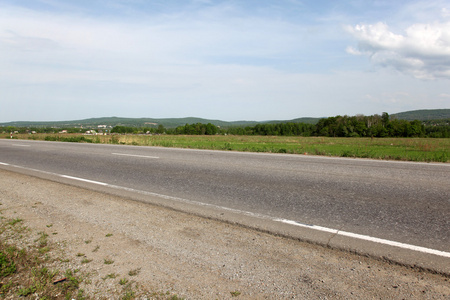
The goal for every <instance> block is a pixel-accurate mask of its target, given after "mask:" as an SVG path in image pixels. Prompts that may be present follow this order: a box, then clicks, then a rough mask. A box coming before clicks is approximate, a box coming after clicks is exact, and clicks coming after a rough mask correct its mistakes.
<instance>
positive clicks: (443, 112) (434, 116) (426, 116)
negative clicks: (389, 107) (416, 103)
mask: <svg viewBox="0 0 450 300" xmlns="http://www.w3.org/2000/svg"><path fill="white" fill-rule="evenodd" d="M392 116H393V117H395V118H397V119H399V120H407V121H414V120H419V121H431V120H443V119H450V109H421V110H412V111H406V112H401V113H398V114H392V115H391V117H392Z"/></svg>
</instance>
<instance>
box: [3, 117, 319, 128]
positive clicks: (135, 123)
mask: <svg viewBox="0 0 450 300" xmlns="http://www.w3.org/2000/svg"><path fill="white" fill-rule="evenodd" d="M318 121H319V118H299V119H294V120H285V121H281V120H280V121H262V122H258V121H233V122H227V121H221V120H209V119H202V118H194V117H189V118H166V119H154V118H120V117H105V118H91V119H84V120H74V121H53V122H35V121H16V122H8V123H0V126H14V127H58V128H63V127H80V126H83V127H86V128H88V127H97V126H98V125H107V126H112V127H114V126H117V125H120V126H131V127H157V126H159V125H163V126H164V127H166V128H175V127H178V126H183V125H185V124H195V123H203V124H208V123H211V124H214V125H216V126H220V127H233V126H254V125H256V124H266V123H283V122H295V123H300V122H302V123H311V124H315V123H317V122H318Z"/></svg>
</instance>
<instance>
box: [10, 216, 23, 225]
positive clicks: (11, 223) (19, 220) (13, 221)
mask: <svg viewBox="0 0 450 300" xmlns="http://www.w3.org/2000/svg"><path fill="white" fill-rule="evenodd" d="M22 221H23V220H22V219H19V218H17V219H12V220H11V221H9V222H8V224H9V225H11V226H14V225H16V224H17V223H20V222H22Z"/></svg>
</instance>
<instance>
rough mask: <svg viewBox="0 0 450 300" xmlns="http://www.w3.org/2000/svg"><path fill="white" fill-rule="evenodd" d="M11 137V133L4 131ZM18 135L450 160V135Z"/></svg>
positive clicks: (253, 150) (248, 149)
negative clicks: (344, 136)
mask: <svg viewBox="0 0 450 300" xmlns="http://www.w3.org/2000/svg"><path fill="white" fill-rule="evenodd" d="M0 137H1V138H9V135H7V134H4V135H0ZM14 138H18V139H34V140H49V141H66V142H88V143H105V144H123V145H135V146H160V147H175V148H193V149H212V150H226V151H246V152H267V153H288V154H303V155H323V156H338V157H354V158H372V159H384V160H402V161H421V162H449V160H450V139H435V138H373V139H372V138H329V137H280V136H231V135H227V136H226V135H215V136H186V135H152V136H149V135H97V136H86V135H79V134H78V135H72V134H33V135H30V134H23V135H21V134H17V135H14Z"/></svg>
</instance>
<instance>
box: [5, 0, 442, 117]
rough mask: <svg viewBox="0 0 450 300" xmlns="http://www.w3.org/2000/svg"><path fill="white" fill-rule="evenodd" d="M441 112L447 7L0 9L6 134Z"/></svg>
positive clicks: (216, 1) (325, 4) (127, 0)
mask: <svg viewBox="0 0 450 300" xmlns="http://www.w3.org/2000/svg"><path fill="white" fill-rule="evenodd" d="M440 108H450V2H449V1H448V0H424V1H422V0H417V1H415V0H410V1H404V0H395V1H392V0H386V1H385V0H342V1H341V0H340V1H333V0H311V1H306V0H305V1H302V0H276V1H275V0H273V1H270V0H259V1H256V0H246V1H239V0H234V1H233V0H231V1H220V0H185V1H181V0H154V1H150V0H149V1H145V0H77V1H73V0H70V1H63V0H0V122H10V121H63V120H79V119H86V118H94V117H111V116H117V117H130V118H140V117H146V118H181V117H200V118H207V119H219V120H224V121H238V120H253V121H265V120H290V119H295V118H300V117H329V116H336V115H349V116H352V115H357V114H363V115H373V114H382V113H383V112H388V113H389V114H393V113H397V112H403V111H409V110H416V109H440Z"/></svg>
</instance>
